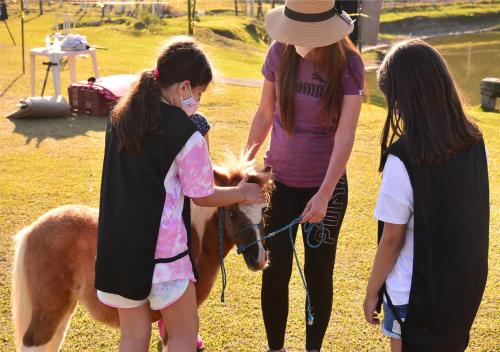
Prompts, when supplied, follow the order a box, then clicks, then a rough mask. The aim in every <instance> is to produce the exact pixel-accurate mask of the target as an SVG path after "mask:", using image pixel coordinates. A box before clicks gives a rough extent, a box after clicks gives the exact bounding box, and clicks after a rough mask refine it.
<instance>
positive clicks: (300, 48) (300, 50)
mask: <svg viewBox="0 0 500 352" xmlns="http://www.w3.org/2000/svg"><path fill="white" fill-rule="evenodd" d="M313 50H314V48H309V47H307V46H298V45H295V51H296V52H297V54H299V55H300V56H302V57H306V56H307V54H309V53H310V52H311V51H313Z"/></svg>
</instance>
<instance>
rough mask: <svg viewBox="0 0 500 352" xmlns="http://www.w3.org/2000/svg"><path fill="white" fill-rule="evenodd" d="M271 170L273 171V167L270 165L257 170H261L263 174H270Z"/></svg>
mask: <svg viewBox="0 0 500 352" xmlns="http://www.w3.org/2000/svg"><path fill="white" fill-rule="evenodd" d="M272 171H273V168H272V167H271V166H270V165H268V166H265V167H264V168H263V169H262V170H259V172H261V173H263V174H268V175H271V172H272Z"/></svg>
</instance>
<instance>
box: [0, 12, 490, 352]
mask: <svg viewBox="0 0 500 352" xmlns="http://www.w3.org/2000/svg"><path fill="white" fill-rule="evenodd" d="M230 19H232V20H234V21H229V20H230ZM27 20H28V22H27V25H26V34H27V35H26V38H27V49H28V48H30V47H35V46H43V39H44V37H45V34H47V33H50V30H51V27H52V25H53V23H54V18H53V14H48V15H44V16H40V17H38V16H37V15H36V14H30V15H29V16H27ZM17 22H18V21H16V20H14V19H13V20H12V21H9V25H10V27H11V30H12V31H13V34H14V35H15V37H16V41H18V43H19V42H20V29H19V25H18V23H17ZM165 23H166V24H165V26H164V28H161V30H159V31H157V32H155V31H142V32H135V31H133V30H131V29H130V26H127V25H126V24H109V25H106V26H101V27H83V28H81V29H80V28H79V29H78V32H79V33H81V34H84V35H87V36H88V39H89V41H90V43H91V44H98V45H102V46H105V47H107V50H100V51H99V52H98V60H99V65H100V67H101V74H102V75H112V74H120V73H136V72H138V71H139V70H141V69H147V68H152V67H153V64H154V60H155V58H156V53H157V52H158V50H159V49H160V48H161V45H162V43H163V42H164V41H165V40H166V39H167V38H168V37H169V36H172V35H177V34H185V20H184V19H177V18H174V19H167V20H165ZM249 23H251V20H249V19H248V18H243V17H242V18H238V19H235V18H234V16H231V17H230V16H229V15H220V16H213V17H212V16H207V17H204V18H202V20H201V21H200V23H199V24H198V25H197V31H196V34H195V37H196V38H197V39H198V40H199V41H200V42H201V44H202V46H203V48H204V49H205V50H206V51H207V53H208V55H209V58H210V60H211V61H212V63H213V66H214V67H215V69H216V70H217V72H218V73H219V76H221V77H239V78H253V79H256V78H260V77H261V75H260V67H261V65H262V62H263V59H264V55H265V52H266V47H267V45H266V43H265V42H263V41H262V40H260V39H258V38H255V37H253V36H252V35H251V34H250V33H249V32H248V31H247V30H246V29H245V28H246V26H247V25H248V24H249ZM227 28H229V29H230V30H231V31H233V32H234V33H236V35H238V36H239V39H238V40H231V39H228V38H226V37H223V36H220V35H217V34H216V33H215V32H214V29H215V30H217V29H227ZM0 35H1V37H0V40H1V42H0V59H1V60H0V72H2V73H1V74H0V94H2V96H0V116H3V115H5V114H7V113H9V112H10V111H11V110H14V109H15V104H16V102H17V100H18V99H20V98H22V97H25V96H29V95H30V88H29V74H26V75H21V76H20V75H19V73H20V68H21V62H20V48H19V46H17V47H13V46H12V45H11V44H10V42H9V38H8V36H7V33H6V32H5V30H4V29H3V28H2V27H0ZM26 58H27V60H28V58H29V55H27V56H26ZM37 62H38V65H37V94H39V92H40V88H41V82H42V80H43V75H44V72H43V68H42V65H41V59H38V61H37ZM26 67H27V70H29V63H28V62H27V65H26ZM77 71H78V79H86V78H87V77H88V76H90V75H92V74H91V72H92V71H91V65H90V60H89V59H78V63H77ZM62 79H63V84H62V86H63V87H66V86H67V85H68V83H69V80H68V72H67V70H64V71H63V72H62ZM9 85H11V86H10V89H8V90H7V91H6V92H5V93H2V92H4V91H5V88H6V87H8V86H9ZM47 91H48V92H52V91H53V89H52V83H51V79H49V83H48V87H47ZM63 94H65V95H66V92H65V91H64V89H63ZM259 98H260V89H259V88H253V87H240V86H232V85H226V84H222V83H217V82H216V83H215V84H213V85H211V86H210V87H209V89H208V91H207V93H206V94H205V95H204V97H203V100H202V102H201V111H202V112H203V113H204V114H205V115H206V116H207V118H208V119H209V121H210V123H211V124H212V130H211V132H210V140H211V154H212V157H213V160H214V162H215V163H217V162H220V161H221V160H222V159H223V157H224V153H225V152H227V151H231V152H233V153H236V154H237V153H238V152H239V151H240V149H241V148H242V146H243V145H244V143H245V141H246V137H247V133H248V129H249V126H250V123H251V120H252V118H253V114H254V113H255V110H256V108H257V104H258V102H259ZM378 101H379V99H376V102H378ZM378 105H382V104H378ZM378 105H375V104H370V103H366V104H364V105H363V109H362V113H361V117H360V122H359V127H358V130H357V137H356V142H355V146H354V150H353V153H352V156H351V159H350V161H349V164H348V178H349V191H350V192H349V207H348V210H347V215H346V218H345V220H344V225H343V228H342V230H341V234H340V238H339V244H338V252H337V260H336V268H335V274H334V285H335V295H334V307H333V311H332V318H331V322H330V326H329V329H328V331H327V335H326V338H325V343H324V348H323V350H324V351H336V352H337V351H338V352H340V351H341V352H344V351H387V350H388V341H387V340H386V339H385V338H383V337H382V336H381V334H380V331H379V328H376V327H373V326H370V325H369V324H367V323H366V322H365V321H364V318H363V313H362V309H361V306H362V302H363V298H364V292H365V287H366V283H367V280H368V276H369V270H370V268H371V264H372V262H373V258H374V255H375V250H376V222H375V220H374V218H373V216H372V212H373V208H374V205H375V200H376V196H377V191H378V186H379V183H380V174H379V173H378V172H377V166H378V156H379V138H380V131H381V129H382V124H383V121H384V119H385V115H386V110H385V109H384V107H383V106H378ZM468 112H469V114H470V115H471V116H472V117H473V118H474V119H475V120H476V121H477V122H478V124H479V126H480V127H481V129H482V131H483V133H484V136H485V140H486V144H487V147H488V152H489V169H490V170H489V177H490V204H491V224H490V256H489V267H490V271H489V279H488V283H487V287H486V291H485V294H484V298H483V302H482V304H481V308H480V309H479V313H478V316H477V318H476V322H475V324H474V326H473V328H472V334H471V342H470V346H469V348H468V350H467V351H498V337H499V336H500V318H499V313H500V310H499V287H498V285H499V282H500V263H499V256H500V251H499V249H500V248H499V246H500V240H499V236H498V235H499V233H500V183H499V182H498V179H499V176H500V169H499V167H498V166H499V163H500V134H499V131H500V118H499V114H498V112H497V113H486V112H483V111H482V110H481V109H479V108H478V107H469V108H468ZM105 123H106V122H105V119H104V118H100V117H88V116H72V117H68V118H63V119H40V120H19V121H11V120H7V119H5V118H3V117H0V174H1V175H2V178H1V182H0V268H1V270H0V280H1V281H2V283H3V284H2V286H0V351H12V350H13V344H12V339H13V327H12V322H11V311H10V279H11V274H10V273H11V269H12V254H13V242H12V236H13V235H14V234H15V233H16V232H17V231H19V230H20V229H22V228H23V227H24V226H27V225H29V224H30V223H31V222H33V221H34V220H36V219H37V218H38V217H39V216H40V215H42V214H43V213H44V212H46V211H48V210H49V209H52V208H55V207H58V206H61V205H64V204H85V205H88V206H97V205H98V200H99V189H100V179H101V168H102V156H103V147H104V131H105ZM263 149H264V148H263ZM262 152H263V150H261V151H260V153H259V156H258V160H259V161H260V162H261V161H262ZM298 247H299V248H301V247H303V245H302V243H301V241H299V244H298ZM227 268H228V279H229V284H228V288H227V291H226V303H225V304H222V303H220V301H219V294H220V281H219V280H217V283H216V284H215V287H214V290H213V292H212V294H211V296H210V298H209V299H208V300H207V301H206V302H205V304H204V305H203V306H202V308H201V309H200V316H201V335H202V336H203V338H204V340H205V343H206V351H209V352H212V351H240V352H253V351H264V350H265V348H266V340H265V332H264V327H263V323H262V316H261V312H260V275H261V274H260V273H252V272H250V271H248V270H247V269H246V266H245V264H244V261H243V259H242V258H241V257H240V256H237V255H236V253H235V252H234V251H232V252H231V253H230V254H229V256H228V260H227ZM303 309H304V291H303V288H302V283H301V281H300V278H299V276H298V273H297V272H296V270H295V269H294V273H293V276H292V279H291V283H290V314H289V319H288V328H287V338H286V346H287V348H288V350H289V351H301V350H302V349H303V347H304V312H303ZM157 336H158V335H157V332H156V331H154V335H153V339H152V341H153V343H152V344H151V348H150V351H156V343H155V340H156V339H157ZM118 338H119V333H118V331H116V330H113V329H110V328H107V327H105V326H104V325H102V324H99V323H97V322H95V321H93V320H91V319H90V318H89V316H88V315H87V313H86V312H85V311H84V310H83V309H82V308H81V307H79V308H78V309H77V311H76V313H75V315H74V317H73V319H72V322H71V326H70V328H69V332H68V335H67V337H66V341H65V344H64V345H63V350H64V351H113V350H116V346H117V342H118Z"/></svg>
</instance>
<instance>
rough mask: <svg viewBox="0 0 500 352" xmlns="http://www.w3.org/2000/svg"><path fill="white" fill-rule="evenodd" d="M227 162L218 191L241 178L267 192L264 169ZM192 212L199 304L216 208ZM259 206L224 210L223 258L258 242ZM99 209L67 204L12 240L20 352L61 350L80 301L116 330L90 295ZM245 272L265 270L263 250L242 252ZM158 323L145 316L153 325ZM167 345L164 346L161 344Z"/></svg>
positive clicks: (215, 264)
mask: <svg viewBox="0 0 500 352" xmlns="http://www.w3.org/2000/svg"><path fill="white" fill-rule="evenodd" d="M242 160H244V159H243V158H242V159H241V160H236V158H232V159H229V161H228V162H226V164H225V165H224V166H223V167H218V168H215V170H214V175H215V182H216V184H217V185H219V186H234V185H236V184H238V182H239V181H240V180H241V179H242V177H243V176H244V175H245V174H249V175H250V177H249V182H252V183H257V184H259V185H261V186H262V187H263V189H264V190H265V191H266V192H269V191H270V190H271V188H272V181H271V175H270V170H269V169H263V170H259V171H257V170H256V169H255V167H254V165H253V164H252V163H249V162H244V161H242ZM191 205H192V210H191V212H192V234H193V240H192V253H193V258H194V260H195V262H196V266H197V268H198V271H199V280H198V283H197V285H196V294H197V299H198V305H200V304H201V303H202V302H203V301H204V300H205V299H206V298H207V297H208V295H209V294H210V291H211V289H212V287H213V285H214V283H215V279H216V277H217V273H218V271H219V253H218V238H217V237H218V216H217V208H202V207H198V206H196V205H195V204H194V203H192V204H191ZM263 206H264V205H263V204H256V205H233V206H228V207H225V214H226V215H225V224H224V225H225V226H224V228H225V233H224V242H223V254H224V256H226V255H227V254H228V252H229V251H230V250H231V248H232V247H233V246H234V245H235V244H243V243H248V242H250V241H253V240H256V239H258V238H260V236H261V229H260V228H258V227H250V228H248V229H247V230H245V231H242V232H240V230H241V229H244V228H247V226H248V225H249V224H261V223H262V218H263V212H262V210H263ZM97 219H98V209H95V208H89V207H86V206H81V205H68V206H63V207H60V208H56V209H53V210H51V211H49V212H47V213H46V214H44V215H42V216H41V217H40V218H39V219H38V220H37V221H35V222H34V223H33V224H32V225H30V226H28V227H26V228H24V229H23V230H21V231H20V232H19V233H18V234H17V235H16V238H15V241H16V249H15V259H14V268H13V275H12V312H13V319H14V325H15V343H16V349H17V350H18V351H37V352H38V351H59V349H60V348H61V345H62V343H63V341H64V337H65V334H66V329H67V327H68V324H69V321H70V319H71V316H72V314H73V312H74V311H75V308H76V306H77V304H78V303H79V302H80V303H81V304H82V305H83V306H84V307H85V308H86V310H87V311H88V313H89V315H90V316H91V317H92V318H93V319H95V320H97V321H99V322H102V323H104V324H106V325H108V326H111V327H119V320H118V311H117V310H116V309H114V308H111V307H108V306H106V305H104V304H102V303H100V302H99V301H98V299H97V295H96V290H95V288H94V261H95V256H96V241H97ZM244 258H245V262H246V264H247V266H248V268H249V269H250V270H253V271H257V270H261V269H263V268H264V267H265V265H266V261H267V258H266V253H265V251H264V248H263V246H262V244H259V245H255V246H252V247H251V248H250V249H249V250H248V251H246V252H245V253H244ZM159 319H160V314H159V312H157V311H151V321H152V322H154V321H157V320H159ZM164 343H166V341H164Z"/></svg>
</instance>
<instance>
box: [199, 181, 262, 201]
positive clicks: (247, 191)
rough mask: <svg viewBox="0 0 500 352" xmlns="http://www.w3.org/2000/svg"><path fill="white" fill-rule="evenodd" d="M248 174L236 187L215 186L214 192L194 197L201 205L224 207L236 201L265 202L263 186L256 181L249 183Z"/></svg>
mask: <svg viewBox="0 0 500 352" xmlns="http://www.w3.org/2000/svg"><path fill="white" fill-rule="evenodd" d="M247 180H248V176H246V177H245V178H244V179H243V180H241V181H240V183H239V184H238V186H236V187H217V186H216V187H215V189H214V193H213V194H212V195H210V196H207V197H200V198H192V199H193V202H194V203H195V204H196V205H198V206H200V207H223V206H226V205H231V204H236V203H246V204H253V203H265V202H266V198H265V197H264V193H263V192H262V189H261V187H260V186H259V185H258V184H256V183H248V182H247Z"/></svg>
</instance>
